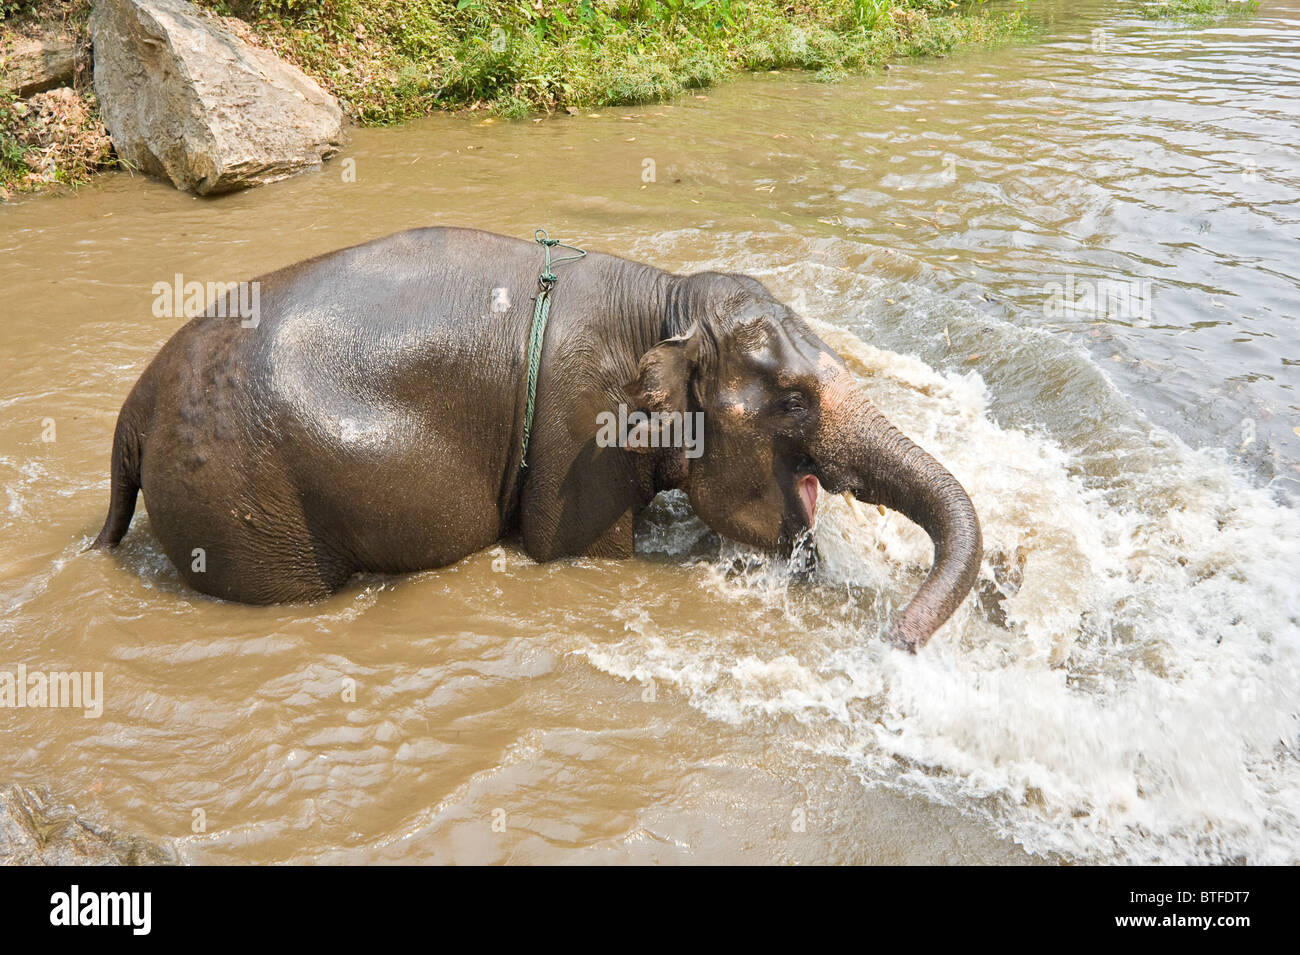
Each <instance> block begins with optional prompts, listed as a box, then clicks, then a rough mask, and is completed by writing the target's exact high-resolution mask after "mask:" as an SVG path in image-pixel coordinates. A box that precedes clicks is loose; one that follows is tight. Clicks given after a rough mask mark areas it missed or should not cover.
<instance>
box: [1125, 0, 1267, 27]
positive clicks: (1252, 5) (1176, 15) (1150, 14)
mask: <svg viewBox="0 0 1300 955" xmlns="http://www.w3.org/2000/svg"><path fill="white" fill-rule="evenodd" d="M1257 9H1259V0H1143V2H1142V3H1141V5H1140V6H1139V10H1140V11H1141V13H1142V16H1144V17H1146V18H1147V19H1149V20H1182V21H1185V22H1190V23H1207V22H1209V21H1211V20H1219V19H1222V18H1223V17H1231V16H1245V15H1247V14H1251V13H1254V12H1255V11H1256V10H1257Z"/></svg>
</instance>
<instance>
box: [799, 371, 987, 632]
mask: <svg viewBox="0 0 1300 955" xmlns="http://www.w3.org/2000/svg"><path fill="white" fill-rule="evenodd" d="M812 453H813V458H814V461H815V462H816V465H817V467H818V470H819V471H820V472H823V473H822V474H821V475H820V476H821V477H822V480H823V481H824V482H825V483H827V485H828V490H832V491H841V490H848V491H851V492H852V493H853V495H854V496H855V497H856V498H858V499H859V500H862V501H865V502H867V503H870V504H880V505H884V506H885V507H887V508H889V509H891V510H894V511H898V512H899V513H900V514H902V515H904V516H905V517H907V518H908V519H909V520H911V521H912V522H913V523H915V524H918V525H919V526H920V527H922V528H923V529H924V530H925V532H926V533H927V534H929V535H930V539H931V540H932V541H933V542H934V563H933V565H932V566H931V568H930V573H929V576H927V577H926V578H925V582H924V583H923V584H922V585H921V589H920V590H918V591H917V593H916V596H914V597H913V598H912V600H911V602H910V603H909V604H908V605H907V606H906V607H905V608H904V609H903V612H902V613H901V614H900V615H899V617H898V619H897V620H896V621H895V622H894V625H893V626H892V627H891V628H890V632H889V639H890V641H891V642H893V643H894V644H895V645H898V646H901V647H905V648H907V649H909V650H912V651H913V652H915V651H916V648H917V647H920V646H924V645H925V642H926V641H927V640H929V639H930V637H931V635H932V634H933V633H934V631H935V630H937V629H938V628H939V627H940V626H941V625H942V624H943V622H944V621H945V620H947V619H948V618H949V617H950V616H952V613H953V611H954V610H956V609H957V607H958V605H959V604H960V603H961V602H962V600H963V599H965V597H966V594H967V593H969V592H970V589H971V587H972V586H973V585H974V583H975V579H976V577H978V576H979V568H980V561H981V560H982V559H983V541H982V539H981V535H980V525H979V518H978V517H976V515H975V507H974V506H973V505H972V504H971V500H970V497H969V496H967V494H966V491H965V490H964V489H963V488H962V486H961V485H960V484H958V483H957V480H956V478H954V477H953V476H952V475H951V474H949V473H948V471H947V470H946V469H945V468H944V467H943V466H942V465H941V464H939V462H938V461H936V460H935V459H934V458H932V457H930V455H929V454H927V453H926V452H925V451H923V450H922V449H921V448H919V447H918V446H917V445H915V444H913V443H912V442H911V441H910V440H909V439H908V438H907V437H906V436H905V435H904V434H903V433H902V432H900V431H899V430H898V429H897V428H895V427H894V426H893V425H892V424H890V423H889V421H888V420H887V419H886V418H885V416H884V415H882V414H881V413H880V412H879V411H877V410H876V408H875V406H874V405H872V403H871V401H870V400H869V399H868V398H867V397H866V395H864V394H863V393H862V392H861V390H860V389H858V388H857V387H856V386H853V385H851V384H850V383H849V381H848V376H847V375H846V374H841V375H838V376H836V380H835V381H834V382H832V386H831V388H830V389H828V391H827V393H826V400H825V403H824V405H823V409H822V417H821V423H820V424H819V426H818V430H817V437H816V439H815V441H814V444H813V447H812Z"/></svg>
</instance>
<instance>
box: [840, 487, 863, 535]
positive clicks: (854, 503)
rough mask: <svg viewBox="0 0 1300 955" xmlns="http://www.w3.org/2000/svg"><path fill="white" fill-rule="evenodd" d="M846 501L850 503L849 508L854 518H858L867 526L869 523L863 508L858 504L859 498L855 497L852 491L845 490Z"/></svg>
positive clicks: (860, 522) (858, 520)
mask: <svg viewBox="0 0 1300 955" xmlns="http://www.w3.org/2000/svg"><path fill="white" fill-rule="evenodd" d="M844 501H845V503H847V504H848V505H849V510H850V511H852V512H853V519H854V520H856V521H857V522H858V523H859V524H861V525H862V526H863V527H865V526H866V524H867V516H866V515H865V514H863V513H862V508H861V506H860V505H859V504H858V499H857V498H856V497H854V496H853V495H852V494H851V493H850V492H848V491H845V492H844Z"/></svg>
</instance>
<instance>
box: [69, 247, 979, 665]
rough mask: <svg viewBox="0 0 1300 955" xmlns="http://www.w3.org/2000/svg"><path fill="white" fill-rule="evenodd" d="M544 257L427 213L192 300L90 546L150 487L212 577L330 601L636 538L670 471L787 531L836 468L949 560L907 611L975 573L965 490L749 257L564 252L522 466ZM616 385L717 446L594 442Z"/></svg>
mask: <svg viewBox="0 0 1300 955" xmlns="http://www.w3.org/2000/svg"><path fill="white" fill-rule="evenodd" d="M542 258H543V253H542V250H541V247H540V246H538V245H537V244H535V243H533V242H528V241H524V240H519V239H513V238H506V237H504V236H498V235H493V234H491V233H486V232H479V231H474V230H468V229H443V228H434V229H418V230H414V231H411V232H404V233H401V234H399V235H394V236H390V237H388V238H385V239H379V240H377V241H374V242H369V243H366V244H365V245H360V246H356V247H354V248H350V249H343V250H341V251H338V252H333V253H330V254H328V255H324V256H320V257H319V258H315V259H311V260H309V261H306V262H302V263H299V264H297V265H294V266H291V267H289V268H286V269H282V270H281V271H279V272H274V273H272V274H270V275H267V276H265V277H263V278H262V279H261V280H260V282H261V314H260V323H259V324H258V326H257V327H256V328H255V329H254V328H244V327H242V326H241V323H240V320H239V318H237V317H236V318H218V317H214V316H213V311H212V310H210V311H209V315H208V316H207V317H202V318H197V319H195V320H194V321H192V322H190V323H189V324H188V325H186V326H185V327H184V328H182V329H181V330H180V331H178V332H177V333H176V334H175V335H174V336H173V337H172V339H171V340H170V341H169V342H167V344H166V345H165V346H164V347H163V349H162V351H160V352H159V353H158V355H157V357H156V358H155V359H154V360H153V362H152V364H150V365H149V367H148V368H147V369H146V370H145V372H144V374H143V375H142V376H141V377H140V380H139V382H138V383H137V384H136V386H135V388H134V389H133V390H132V391H131V394H130V396H129V397H128V398H127V400H126V404H125V405H124V406H123V408H122V413H121V415H120V417H119V418H118V423H117V431H116V434H115V436H114V440H113V457H112V499H111V506H110V510H109V514H108V519H107V520H106V521H105V523H104V529H103V530H102V531H101V532H100V534H99V537H98V538H97V539H96V541H95V544H94V546H96V547H99V548H106V547H112V546H114V545H115V544H117V542H118V541H119V540H121V538H122V536H123V535H124V534H125V533H126V530H127V527H128V526H129V524H130V522H131V515H132V512H133V511H134V508H135V499H136V491H137V489H140V488H143V490H144V495H145V499H146V501H147V502H148V507H149V516H150V520H151V521H152V525H153V530H154V533H155V534H156V535H157V536H158V539H159V540H160V541H161V542H162V545H163V548H164V549H165V550H166V552H167V556H168V557H169V558H171V560H172V562H173V563H174V564H175V565H176V567H177V568H179V570H180V572H181V575H182V576H183V577H184V578H185V579H186V580H187V581H188V582H189V583H190V584H191V585H192V586H193V587H194V588H195V589H197V590H200V591H202V592H203V593H206V594H212V595H214V596H217V597H222V598H225V599H228V600H238V601H244V602H246V603H257V604H268V603H280V602H294V601H310V600H317V599H320V598H323V597H326V596H328V595H329V594H332V593H334V592H335V591H336V590H338V589H339V588H340V587H341V586H342V585H343V583H344V582H345V581H346V580H347V579H348V578H349V577H350V576H351V575H353V574H354V573H357V572H358V571H368V572H380V573H402V572H408V571H418V570H426V569H429V568H434V567H441V566H445V565H447V564H450V563H453V562H455V561H457V560H460V559H461V558H463V557H465V556H467V555H469V554H472V553H474V552H475V551H478V550H480V549H482V548H484V547H487V546H489V545H491V544H492V543H494V542H495V541H497V540H498V539H500V538H501V537H503V536H505V535H509V534H513V533H516V532H517V533H518V534H519V536H520V538H521V540H522V544H523V547H524V549H525V550H526V551H527V553H528V554H529V555H531V556H532V557H533V558H535V559H536V560H539V561H545V560H553V559H555V558H559V557H565V556H570V555H578V554H588V555H593V556H599V557H630V556H631V555H632V553H633V548H632V532H633V523H634V520H635V517H636V515H637V514H638V512H640V511H641V510H642V509H643V508H645V507H646V505H647V504H649V503H650V500H651V499H652V498H653V497H654V495H655V494H656V493H657V492H659V491H662V490H665V489H668V488H678V487H679V488H682V489H684V490H685V491H686V493H687V495H688V496H689V499H690V502H691V505H692V506H693V507H694V509H695V512H696V513H697V514H698V515H699V517H700V518H701V519H702V520H703V521H704V522H705V523H706V524H708V525H709V526H710V527H712V528H713V529H714V530H716V531H718V532H719V533H721V534H723V535H726V536H727V537H730V538H733V539H735V540H739V541H742V542H744V543H747V544H751V545H754V546H757V547H762V548H768V549H775V550H787V551H788V550H789V548H790V547H791V546H792V542H793V541H794V540H795V539H796V538H797V537H799V536H800V535H801V534H802V533H804V532H805V531H806V530H807V529H808V528H809V527H810V525H811V523H812V518H813V515H814V513H815V506H816V496H817V489H818V484H817V483H816V482H814V481H813V477H815V478H816V481H817V482H820V486H821V487H822V488H824V489H825V490H827V491H830V492H841V491H851V492H852V493H853V494H854V495H856V496H857V497H858V498H859V499H861V500H863V501H866V502H869V503H872V504H882V505H884V506H885V507H888V508H891V509H893V510H896V511H899V512H901V513H902V514H904V515H906V516H907V517H908V518H910V519H911V520H912V521H914V522H916V523H917V524H919V525H920V526H921V527H923V528H924V529H925V530H926V531H927V532H928V533H929V535H930V537H931V538H932V540H933V541H934V548H935V560H934V565H933V568H932V569H931V571H930V575H929V577H928V578H927V579H926V581H925V583H924V584H923V585H922V586H921V589H920V591H919V592H918V593H917V594H916V596H915V598H914V599H913V600H912V602H911V603H910V604H908V606H907V607H906V609H904V611H903V612H902V614H901V615H900V616H899V617H898V619H897V621H896V622H895V623H894V625H893V627H892V629H891V631H890V634H889V636H890V638H891V639H892V640H893V641H894V642H895V643H897V644H899V645H901V646H905V647H909V648H912V649H915V648H916V647H917V646H920V645H921V644H923V643H925V641H926V640H927V639H929V637H930V635H931V634H932V633H933V632H934V631H935V630H936V629H937V628H938V627H939V625H940V624H942V623H943V622H944V621H945V620H946V619H947V618H948V617H949V616H950V615H951V614H952V612H953V610H954V609H956V607H957V605H958V604H959V603H960V602H961V601H962V599H963V598H964V597H965V595H966V593H967V592H968V591H969V590H970V588H971V585H972V584H973V583H974V581H975V578H976V575H977V573H978V570H979V565H980V560H981V541H980V530H979V522H978V520H977V518H976V516H975V510H974V508H973V507H972V506H971V502H970V499H969V498H968V497H967V496H966V493H965V492H964V491H963V490H962V488H961V486H960V485H959V484H958V483H957V482H956V481H955V480H954V479H953V477H952V476H951V475H950V474H949V473H948V472H947V471H945V470H944V469H943V468H942V467H941V466H940V465H939V464H938V463H937V462H936V461H935V460H934V459H933V458H931V457H930V456H929V455H928V454H926V453H925V452H924V451H922V450H921V449H920V448H918V447H917V446H916V445H914V444H912V442H911V441H909V440H908V439H907V438H905V437H904V436H903V435H902V434H900V433H899V432H898V431H897V430H896V429H895V428H894V427H893V426H892V425H890V424H889V423H888V422H887V421H886V420H885V419H884V418H883V417H882V416H881V415H880V413H879V412H877V411H876V410H875V408H874V407H873V406H872V404H871V402H870V401H869V400H868V399H867V397H866V395H865V394H863V393H862V392H861V391H860V390H859V389H858V388H857V387H856V386H855V385H854V384H853V383H852V380H851V378H850V376H849V374H848V373H847V371H846V370H845V369H844V366H843V363H842V362H841V360H840V359H839V357H838V356H836V355H835V353H834V352H832V351H831V350H830V348H829V347H827V346H826V345H825V344H824V343H823V342H822V341H821V340H819V339H818V338H817V336H816V335H814V334H813V332H812V331H811V330H810V329H809V327H808V326H807V325H806V324H805V323H804V322H803V321H802V320H801V319H800V318H799V317H798V316H796V315H795V314H794V313H793V312H791V311H790V310H789V309H788V308H786V307H785V306H784V305H782V304H781V303H780V302H777V301H776V300H775V299H773V298H772V296H771V295H770V294H769V293H768V292H767V290H766V289H765V288H764V287H763V286H762V285H761V284H760V283H759V282H757V281H755V280H754V279H752V278H749V277H747V276H743V275H723V274H718V273H713V272H704V273H700V274H697V275H685V276H683V275H673V274H670V273H666V272H662V271H659V270H658V269H654V268H651V267H649V266H646V265H641V264H638V263H635V262H629V261H626V260H624V259H620V258H616V257H614V256H610V255H601V254H598V253H592V254H590V255H588V256H587V258H585V259H583V260H581V261H579V262H576V263H572V264H567V265H563V266H560V267H559V268H558V269H557V273H558V275H559V284H558V285H557V287H556V289H555V291H554V293H553V297H552V308H551V314H550V323H549V326H548V328H547V330H546V340H545V348H544V350H543V353H542V361H541V373H540V376H539V379H538V386H537V413H536V420H535V422H534V426H533V431H532V437H531V445H530V448H529V453H528V456H529V462H528V464H529V466H528V468H527V470H526V471H524V472H523V474H522V475H521V473H520V439H521V436H522V434H521V432H522V428H523V422H524V408H525V401H526V389H527V365H526V356H525V348H526V342H527V339H528V330H529V325H530V322H531V319H532V309H533V301H532V296H533V295H534V294H535V293H536V289H537V275H538V272H539V271H540V270H541V265H542ZM503 288H504V289H506V290H507V292H506V293H504V295H508V300H509V306H508V308H506V309H505V310H504V311H501V310H500V309H501V306H502V305H503V304H504V301H505V299H504V298H503V293H501V292H499V291H494V290H497V289H503ZM494 302H496V303H497V309H496V310H494ZM620 402H623V403H626V404H627V405H628V407H629V409H633V408H635V409H641V410H646V411H653V410H658V411H703V412H704V416H705V417H704V421H705V430H704V445H703V448H704V452H703V455H702V456H701V457H698V458H695V459H691V460H688V459H687V457H686V455H685V453H684V452H683V450H682V449H680V448H654V449H646V450H634V449H631V448H628V447H598V446H597V442H596V434H597V430H598V419H597V415H598V413H599V412H601V411H616V410H617V408H618V406H619V404H620ZM197 548H202V549H203V551H204V561H205V563H206V567H205V569H204V571H203V572H201V573H199V572H196V571H195V570H194V569H193V568H194V563H195V559H194V552H195V550H196V549H197Z"/></svg>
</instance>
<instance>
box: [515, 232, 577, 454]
mask: <svg viewBox="0 0 1300 955" xmlns="http://www.w3.org/2000/svg"><path fill="white" fill-rule="evenodd" d="M533 239H534V240H535V241H536V242H537V244H538V245H540V246H541V247H542V248H543V249H544V250H545V251H546V264H545V265H543V266H542V271H541V272H540V273H539V274H538V276H537V285H538V288H539V291H538V293H537V296H536V298H535V299H534V301H535V302H536V305H535V306H534V308H533V323H532V325H531V326H530V327H529V329H528V406H527V408H526V409H525V410H524V436H523V443H522V446H521V447H520V451H519V470H520V471H524V470H526V469H527V468H528V438H529V436H530V435H531V434H532V430H533V412H534V411H535V410H536V405H537V373H538V370H539V369H540V368H541V364H542V345H543V344H544V343H545V341H546V321H547V318H548V317H549V315H550V311H551V289H553V288H555V283H556V282H558V281H559V277H558V276H556V274H555V273H554V272H553V271H552V266H555V265H563V264H564V263H566V262H576V261H578V259H580V258H582V257H583V256H585V255H586V254H587V253H586V251H585V250H584V249H580V248H578V247H577V246H576V245H565V244H564V243H563V242H561V241H560V240H559V239H552V238H551V237H550V236H549V235H547V233H546V230H545V229H537V230H535V231H534V232H533ZM557 246H558V247H559V248H561V249H568V250H569V251H570V252H574V253H577V254H576V255H566V256H564V257H563V258H560V259H556V260H555V261H554V262H552V261H551V249H553V248H556V247H557Z"/></svg>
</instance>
